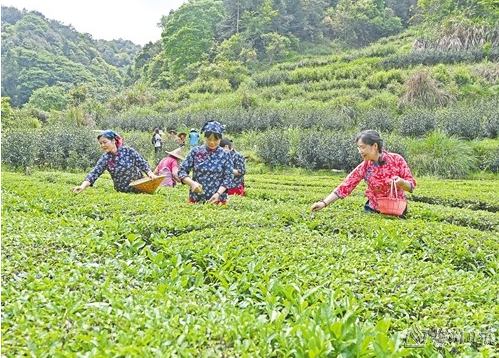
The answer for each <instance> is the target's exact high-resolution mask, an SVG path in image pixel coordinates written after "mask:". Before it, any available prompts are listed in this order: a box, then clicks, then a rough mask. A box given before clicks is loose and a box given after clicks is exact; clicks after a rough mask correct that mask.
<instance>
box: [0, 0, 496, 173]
mask: <svg viewBox="0 0 499 358" xmlns="http://www.w3.org/2000/svg"><path fill="white" fill-rule="evenodd" d="M498 20H499V10H498V8H497V3H496V2H495V1H493V0H480V1H478V0H476V1H472V0H467V1H464V2H457V3H456V2H454V1H447V0H445V1H431V0H427V1H382V0H368V1H362V2H358V1H351V0H335V1H326V0H315V1H307V2H305V1H301V0H273V1H271V0H259V1H244V0H239V1H235V2H234V1H228V0H227V1H212V0H202V1H190V2H188V3H187V4H184V5H183V6H181V7H180V8H179V9H178V10H176V11H172V12H171V13H170V14H167V15H165V16H163V18H162V20H161V26H162V28H163V34H162V40H161V41H158V42H156V43H149V44H147V45H146V46H144V47H142V48H140V47H139V46H136V45H133V44H132V43H130V42H128V41H124V40H117V41H112V42H105V41H100V40H94V39H92V38H91V37H90V36H89V35H88V34H79V33H77V32H76V31H74V29H72V28H71V27H67V26H64V25H62V24H60V23H59V22H57V21H54V20H48V19H46V18H45V17H44V16H43V15H42V14H40V13H37V12H25V11H19V10H17V9H15V8H6V7H2V131H3V134H2V149H3V151H2V162H3V163H4V164H8V165H11V166H13V167H22V166H23V165H25V164H21V163H23V160H21V159H15V158H16V157H18V152H23V151H24V152H25V151H26V150H27V149H26V147H23V148H21V147H19V148H18V147H16V144H15V142H16V141H15V138H16V137H17V136H23V132H26V131H27V129H28V128H31V129H32V130H34V132H33V133H34V134H33V135H32V138H33V140H39V141H42V142H43V141H45V140H46V139H47V138H49V136H47V135H45V134H44V133H47V131H50V132H52V133H53V134H54V135H57V133H59V132H58V131H59V130H60V128H73V127H74V129H68V130H69V131H72V132H74V131H85V130H86V131H87V132H88V133H91V130H94V129H104V128H113V129H115V130H117V131H120V132H121V133H126V134H127V135H128V137H129V139H130V140H129V142H128V143H129V144H133V145H136V146H138V148H137V149H139V150H141V151H142V152H143V153H144V155H146V156H148V157H151V154H150V153H151V152H152V151H151V148H150V146H148V145H147V143H148V139H147V135H146V134H149V133H151V132H152V130H153V129H154V128H156V127H159V128H162V129H166V128H170V127H174V128H177V129H178V130H182V131H186V130H189V129H190V128H191V127H196V128H200V127H201V125H202V124H203V123H204V122H205V121H206V120H209V119H217V120H219V121H221V122H223V123H224V124H226V125H227V130H228V132H227V134H228V135H229V136H230V137H232V138H233V139H235V140H236V145H237V147H238V149H239V150H241V151H243V152H244V153H245V154H246V155H247V156H249V157H251V158H255V159H256V160H259V161H263V162H264V163H266V164H268V165H270V166H276V165H284V166H288V165H291V166H301V167H306V168H315V169H318V168H327V169H348V168H351V167H352V166H353V165H354V163H355V162H356V160H357V158H355V156H354V157H352V155H351V154H348V153H349V151H350V149H351V145H352V143H351V140H350V138H353V137H354V133H355V132H357V131H359V130H361V129H365V128H373V129H377V130H379V131H381V132H382V134H383V136H384V137H385V138H386V141H387V144H390V145H389V146H388V145H387V147H388V148H389V149H391V150H393V151H399V152H400V153H401V154H404V155H405V156H406V158H407V159H408V160H409V162H410V164H411V166H414V169H415V171H416V172H418V173H420V174H423V173H426V174H435V175H441V176H444V177H463V176H467V175H469V173H470V172H473V171H474V170H477V169H479V170H491V171H497V167H498V164H497V163H498V162H499V159H498V155H497V154H498V153H499V145H498V140H497V136H498V133H499V109H498V108H499V106H498V98H499V61H498V59H499V33H498V30H497V26H496V24H497V21H498ZM47 128H50V129H47ZM58 128H59V129H58ZM43 129H46V131H45V132H43ZM250 137H253V138H254V140H253V141H251V140H248V138H250ZM82 138H83V139H82V141H85V140H86V139H84V138H90V136H88V135H87V136H84V137H82ZM435 138H440V139H442V142H443V143H447V144H446V145H447V147H446V148H442V147H436V145H437V142H438V141H436V140H435ZM419 141H424V142H426V145H423V144H420V145H416V144H415V142H419ZM42 142H40V143H36V144H35V145H33V150H34V151H35V152H34V153H31V154H30V155H32V158H31V159H29V160H28V161H30V163H31V164H32V165H35V166H42V167H43V166H44V163H47V161H46V159H44V160H43V161H41V160H40V159H39V155H38V154H37V153H36V151H37V150H38V148H50V147H51V146H50V145H47V144H44V143H42ZM482 142H483V143H482ZM19 143H21V141H20V142H19ZM19 145H20V144H19ZM86 145H88V148H92V149H89V150H88V151H87V153H89V154H88V155H87V154H85V155H83V154H82V153H81V151H79V150H78V151H75V153H76V156H78V155H80V154H81V155H82V157H81V163H82V164H81V165H80V166H79V167H84V166H86V165H88V163H90V162H91V160H90V158H94V154H93V148H94V147H95V146H94V145H93V144H92V141H90V140H89V141H88V142H87V143H86ZM440 145H444V144H441V143H440ZM456 145H457V146H458V147H459V148H465V149H464V150H465V152H466V153H467V156H466V158H464V157H463V156H459V155H456V156H449V157H448V158H445V156H446V154H445V153H448V152H449V151H451V150H452V149H453V148H454V147H455V146H456ZM263 148H264V149H265V150H262V149H263ZM421 151H424V152H423V153H422V152H421ZM4 152H5V155H4ZM50 155H51V154H50V153H46V154H44V156H45V157H47V156H50ZM58 155H59V154H57V153H55V154H54V159H53V160H50V161H48V162H50V163H60V162H61V160H59V159H58V157H57V156H58ZM425 155H426V156H428V157H431V158H437V157H435V156H437V155H440V156H442V157H438V160H439V162H441V163H443V162H446V163H448V164H453V163H454V162H455V161H457V163H455V164H456V165H455V170H450V171H447V170H443V167H442V166H441V165H433V166H429V165H426V164H425V163H426V162H425V160H424V159H423V158H424V156H425ZM449 158H453V159H452V160H451V159H449ZM64 162H65V163H66V164H61V165H59V164H57V165H58V166H59V167H60V168H77V166H75V164H70V165H68V164H67V162H68V160H64ZM70 162H73V163H74V161H70ZM51 165H56V164H51ZM458 168H459V169H458Z"/></svg>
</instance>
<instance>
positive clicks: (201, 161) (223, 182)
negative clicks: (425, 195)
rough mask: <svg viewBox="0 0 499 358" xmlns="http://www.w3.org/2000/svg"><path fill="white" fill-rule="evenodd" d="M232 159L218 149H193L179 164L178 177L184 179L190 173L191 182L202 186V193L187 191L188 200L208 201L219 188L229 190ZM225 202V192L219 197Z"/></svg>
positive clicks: (231, 178)
mask: <svg viewBox="0 0 499 358" xmlns="http://www.w3.org/2000/svg"><path fill="white" fill-rule="evenodd" d="M233 168H234V167H233V164H232V158H231V156H230V154H229V153H227V152H226V151H225V150H223V149H222V148H220V147H217V149H215V150H210V149H209V148H208V147H207V146H206V144H204V145H200V146H198V147H194V148H192V149H191V150H190V152H189V154H187V156H186V157H185V159H184V160H183V161H182V164H180V170H179V172H178V177H179V178H180V179H184V178H185V177H187V176H189V173H190V172H191V171H192V180H194V181H197V182H198V183H199V184H201V185H202V186H203V193H193V192H192V190H190V191H189V198H190V199H192V200H194V201H208V200H210V198H211V197H212V196H213V194H215V192H216V191H217V190H218V188H220V187H221V186H223V187H225V188H230V186H231V183H232V180H233V179H234V174H233V173H232V170H233ZM220 200H221V201H225V200H227V192H225V193H223V194H222V195H221V196H220Z"/></svg>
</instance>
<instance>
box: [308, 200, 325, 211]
mask: <svg viewBox="0 0 499 358" xmlns="http://www.w3.org/2000/svg"><path fill="white" fill-rule="evenodd" d="M326 206H327V205H326V202H325V201H324V200H320V201H318V202H316V203H314V205H312V207H311V208H310V210H311V211H319V210H322V209H324V208H325V207H326Z"/></svg>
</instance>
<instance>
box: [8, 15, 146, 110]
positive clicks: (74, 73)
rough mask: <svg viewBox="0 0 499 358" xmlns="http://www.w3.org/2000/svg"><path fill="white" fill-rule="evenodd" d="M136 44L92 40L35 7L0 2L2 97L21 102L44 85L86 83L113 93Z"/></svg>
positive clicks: (121, 41)
mask: <svg viewBox="0 0 499 358" xmlns="http://www.w3.org/2000/svg"><path fill="white" fill-rule="evenodd" d="M140 49H141V46H139V45H135V44H134V43H132V42H131V41H127V40H121V39H120V40H113V41H105V40H94V39H92V37H91V35H90V34H84V33H79V32H77V31H76V30H75V29H74V28H73V27H71V26H66V25H63V24H62V23H61V22H59V21H56V20H50V19H47V18H46V17H45V16H43V14H41V13H39V12H36V11H29V12H28V11H26V10H22V11H20V10H18V9H16V8H14V7H5V6H2V97H6V96H8V97H10V98H11V102H12V104H13V105H16V106H18V105H22V104H24V103H26V102H27V101H28V99H29V97H30V96H31V94H32V93H33V91H34V90H36V89H38V88H41V87H44V86H54V85H57V86H62V87H64V88H66V89H69V88H71V87H72V86H74V85H77V84H81V83H90V84H92V85H93V86H95V87H98V88H101V90H102V91H103V92H109V93H113V92H115V91H116V90H117V89H118V88H119V87H120V86H121V84H122V83H123V80H124V75H125V71H126V69H127V68H128V66H130V65H131V64H132V62H133V58H134V57H135V55H136V54H137V52H138V51H139V50H140Z"/></svg>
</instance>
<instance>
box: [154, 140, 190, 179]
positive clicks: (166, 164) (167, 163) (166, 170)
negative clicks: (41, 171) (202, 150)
mask: <svg viewBox="0 0 499 358" xmlns="http://www.w3.org/2000/svg"><path fill="white" fill-rule="evenodd" d="M166 153H167V154H168V155H167V156H166V157H165V158H163V159H162V160H161V161H160V162H159V164H158V166H157V167H156V169H155V170H154V174H156V175H166V177H165V179H164V180H163V181H162V182H161V186H166V187H174V186H175V185H176V184H177V183H180V179H179V178H178V169H179V168H178V166H179V161H180V160H184V157H183V155H182V149H181V148H177V149H175V150H174V151H172V152H166Z"/></svg>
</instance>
